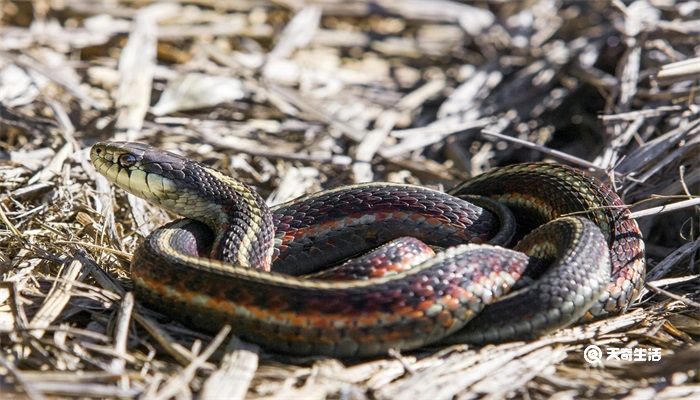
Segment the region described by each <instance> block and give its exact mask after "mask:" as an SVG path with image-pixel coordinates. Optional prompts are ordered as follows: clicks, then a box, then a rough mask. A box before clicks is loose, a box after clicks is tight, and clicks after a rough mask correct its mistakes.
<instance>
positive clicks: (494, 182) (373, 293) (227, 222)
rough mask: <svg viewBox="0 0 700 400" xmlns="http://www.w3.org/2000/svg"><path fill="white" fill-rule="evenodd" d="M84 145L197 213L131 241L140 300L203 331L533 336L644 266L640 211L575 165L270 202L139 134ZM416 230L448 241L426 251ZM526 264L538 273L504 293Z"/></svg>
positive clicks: (125, 177)
mask: <svg viewBox="0 0 700 400" xmlns="http://www.w3.org/2000/svg"><path fill="white" fill-rule="evenodd" d="M91 160H92V162H93V163H94V165H95V166H96V168H97V170H98V171H99V172H101V173H102V174H104V175H105V176H106V177H107V178H109V179H110V180H111V181H113V182H114V183H116V184H117V185H118V186H120V187H122V188H123V189H125V190H127V191H129V192H131V193H133V194H135V195H137V196H140V197H143V198H145V199H146V200H149V201H151V202H153V203H155V204H158V205H160V206H162V207H164V208H166V209H168V210H170V211H172V212H175V213H178V214H181V215H183V216H185V217H187V218H190V219H183V220H179V221H175V222H173V223H170V224H167V225H165V226H164V227H161V228H159V229H157V230H155V231H154V232H153V233H152V234H151V235H150V236H148V237H147V238H146V240H145V241H144V242H143V244H142V245H141V246H140V247H139V248H138V250H137V251H136V253H135V255H134V258H133V260H132V269H131V273H132V278H133V280H134V282H135V285H136V288H137V291H138V294H139V299H140V300H142V301H145V302H146V303H148V304H149V305H151V306H153V307H154V308H156V309H158V310H161V311H163V312H165V313H166V314H168V315H172V316H174V317H176V318H177V319H180V320H183V321H184V322H187V323H189V324H192V325H193V326H196V327H199V328H202V329H205V330H209V331H213V330H216V329H218V328H219V327H220V326H221V325H223V324H224V323H229V324H231V325H232V327H233V329H234V331H235V332H236V333H237V334H238V335H240V336H242V337H244V338H246V339H248V340H250V341H253V342H256V343H259V344H262V345H264V346H266V347H268V348H271V349H274V350H279V351H284V352H289V353H294V354H326V355H333V356H342V357H355V356H372V355H376V354H382V353H385V352H386V351H387V350H388V349H390V348H397V349H412V348H416V347H420V346H423V345H425V344H430V343H434V342H437V341H440V340H443V339H445V338H447V340H449V341H453V342H454V341H466V342H471V343H480V342H485V341H504V340H514V339H526V338H532V337H536V336H539V335H541V334H543V333H546V332H549V331H552V330H554V329H557V328H559V327H562V326H565V325H567V324H570V323H572V322H574V321H576V320H577V319H579V318H581V317H582V316H584V314H586V313H587V312H588V315H589V316H590V315H593V316H597V315H603V314H605V313H610V312H618V311H621V310H623V309H624V308H625V307H626V306H627V305H628V304H629V303H630V302H631V301H632V300H633V299H634V298H635V297H636V295H637V293H638V291H639V286H640V284H641V281H642V280H643V274H644V255H643V251H644V247H643V242H642V240H641V235H640V233H639V229H638V227H637V225H636V223H635V222H634V221H632V220H628V219H627V218H626V215H627V214H628V212H627V211H626V209H625V208H624V207H623V206H624V205H623V204H622V202H621V201H620V199H619V198H618V197H617V196H616V195H615V194H614V192H612V191H611V190H610V189H607V188H606V187H605V186H603V185H602V184H601V183H600V182H598V181H597V180H595V179H593V178H590V177H587V176H585V175H584V174H582V173H580V172H578V171H577V170H574V169H572V168H569V167H563V166H558V165H553V164H543V163H535V164H521V165H515V166H511V167H506V168H501V169H497V170H494V171H492V172H489V173H487V174H484V175H480V176H478V177H476V178H475V179H473V180H470V181H467V182H465V183H464V184H462V185H460V186H458V187H456V188H455V189H453V190H452V191H451V192H450V194H446V193H442V192H438V191H434V190H430V189H427V188H422V187H417V186H410V185H397V184H389V183H373V184H363V185H355V186H346V187H341V188H337V189H333V190H329V191H324V192H320V193H316V194H312V195H309V196H305V197H302V198H299V199H296V200H293V201H291V202H289V203H286V204H282V205H279V206H276V207H273V208H271V209H268V207H267V206H266V205H265V203H264V201H263V200H262V199H261V198H260V196H259V195H258V194H257V193H255V191H253V190H252V189H250V188H249V187H248V186H246V185H244V184H242V183H240V182H239V181H237V180H235V179H233V178H230V177H227V176H225V175H223V174H221V173H219V172H217V171H215V170H213V169H211V168H209V167H206V166H203V165H201V164H198V163H196V162H194V161H191V160H188V159H186V158H184V157H181V156H178V155H175V154H172V153H168V152H163V151H160V150H157V149H155V148H152V147H150V146H147V145H143V144H137V143H99V144H96V145H95V146H93V148H92V151H91ZM473 195H480V196H484V197H483V198H474V197H473ZM488 198H491V200H489V199H488ZM467 200H468V201H467ZM473 203H476V204H478V205H476V204H473ZM503 204H505V205H506V206H507V207H508V208H512V209H513V210H514V214H515V220H516V221H517V229H516V227H515V223H514V222H513V219H512V215H511V214H510V213H509V212H508V211H506V210H504V207H503ZM550 221H551V222H550ZM530 230H531V232H529V233H527V235H524V233H525V232H527V231H530ZM514 235H515V236H516V237H517V238H520V237H523V236H524V237H523V238H522V240H520V241H519V242H518V244H517V245H516V246H515V248H514V249H513V250H508V249H505V248H502V247H496V246H493V245H487V244H477V243H486V242H489V243H491V244H498V245H507V244H509V242H510V241H511V238H512V237H513V236H514ZM405 237H410V238H405ZM416 238H417V239H420V240H421V241H422V242H425V243H428V244H429V245H431V246H434V247H436V248H442V249H444V250H443V251H439V252H438V253H437V255H434V256H433V255H432V254H428V255H426V253H424V252H422V250H426V251H428V252H430V251H431V250H430V249H428V248H427V246H426V245H425V244H423V243H422V242H419V241H417V240H416ZM387 242H388V244H384V243H387ZM464 243H472V244H464ZM377 246H380V247H379V248H378V249H376V250H374V251H372V252H370V253H367V254H365V255H364V256H363V257H361V258H360V259H356V260H350V261H347V262H346V263H344V264H340V266H336V267H335V268H334V269H332V270H331V271H324V269H325V268H328V267H330V266H333V265H336V264H339V263H341V262H342V261H344V260H346V259H348V258H350V257H353V256H356V255H358V254H362V253H365V252H367V251H370V250H371V249H373V248H375V247H377ZM406 260H408V262H409V263H413V265H409V266H407V267H404V266H400V265H399V264H402V261H406ZM611 262H612V265H611ZM301 274H311V275H309V276H306V277H300V276H297V275H301ZM523 276H529V277H532V278H536V281H535V283H533V284H530V285H528V286H526V287H524V288H520V289H518V290H516V291H515V292H513V293H511V294H508V295H507V296H506V294H507V293H508V291H510V289H511V288H512V287H513V286H515V285H516V284H517V283H518V281H519V280H520V278H521V277H523ZM611 277H612V279H611ZM350 278H360V280H347V279H350ZM504 296H505V297H504ZM502 297H504V298H503V299H502V300H499V301H496V300H498V299H500V298H502ZM491 303H493V304H491ZM489 304H491V305H490V306H489V307H486V306H487V305H489ZM485 307H486V309H485V310H484V308H485ZM482 310H483V312H482ZM475 316H476V318H474V317H475ZM470 320H471V322H470Z"/></svg>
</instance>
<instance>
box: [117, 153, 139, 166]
mask: <svg viewBox="0 0 700 400" xmlns="http://www.w3.org/2000/svg"><path fill="white" fill-rule="evenodd" d="M134 164H136V157H134V156H133V155H132V154H122V155H120V156H119V165H121V166H122V167H124V168H129V167H131V166H132V165H134Z"/></svg>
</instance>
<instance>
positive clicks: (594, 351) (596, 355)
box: [583, 344, 603, 365]
mask: <svg viewBox="0 0 700 400" xmlns="http://www.w3.org/2000/svg"><path fill="white" fill-rule="evenodd" d="M583 359H584V360H586V362H587V363H589V364H591V365H597V364H600V360H602V359H603V350H601V349H600V347H598V346H596V345H594V344H591V345H588V346H586V348H585V349H584V350H583Z"/></svg>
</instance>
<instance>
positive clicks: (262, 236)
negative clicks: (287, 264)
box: [187, 167, 274, 271]
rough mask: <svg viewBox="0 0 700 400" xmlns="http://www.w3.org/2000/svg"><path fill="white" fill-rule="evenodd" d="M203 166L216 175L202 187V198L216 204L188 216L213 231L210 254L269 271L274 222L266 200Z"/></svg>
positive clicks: (219, 258)
mask: <svg viewBox="0 0 700 400" xmlns="http://www.w3.org/2000/svg"><path fill="white" fill-rule="evenodd" d="M203 169H204V170H206V172H207V173H208V174H210V175H212V176H214V177H215V178H216V179H215V180H214V181H213V182H212V187H209V188H205V189H204V190H203V192H204V194H205V196H203V197H205V198H204V199H203V200H205V201H206V202H207V203H208V204H210V205H213V204H216V209H215V210H209V209H207V210H204V212H202V213H200V215H199V216H194V215H187V216H188V217H190V218H193V219H197V220H199V221H201V222H204V223H205V224H207V225H208V226H209V227H210V228H211V229H212V230H213V231H214V233H215V240H214V243H213V245H212V248H211V254H210V256H211V258H214V259H217V260H223V261H226V262H229V263H232V264H235V265H240V266H243V267H249V268H255V269H262V270H265V271H269V270H270V264H271V260H272V252H273V249H274V226H273V222H272V213H271V212H270V209H269V207H268V206H267V204H266V203H265V200H263V198H262V197H260V195H259V194H258V193H257V192H256V191H255V190H253V189H252V188H250V187H249V186H248V185H246V184H244V183H242V182H239V181H238V180H236V179H234V178H231V177H229V176H226V175H223V174H221V173H220V172H218V171H216V170H213V169H210V168H207V167H203ZM212 211H213V212H212Z"/></svg>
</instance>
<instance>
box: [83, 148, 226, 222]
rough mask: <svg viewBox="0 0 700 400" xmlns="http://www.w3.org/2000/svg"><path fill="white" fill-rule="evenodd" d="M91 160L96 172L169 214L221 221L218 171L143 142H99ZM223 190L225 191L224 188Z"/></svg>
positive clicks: (92, 152)
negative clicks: (217, 186) (216, 188)
mask: <svg viewBox="0 0 700 400" xmlns="http://www.w3.org/2000/svg"><path fill="white" fill-rule="evenodd" d="M90 160H91V161H92V164H93V165H94V166H95V168H96V169H97V171H98V172H99V173H101V174H102V175H104V176H105V177H106V178H107V179H109V180H110V181H111V182H112V183H114V184H116V185H117V186H119V187H120V188H122V189H124V190H126V191H127V192H129V193H131V194H133V195H135V196H138V197H141V198H143V199H145V200H147V201H149V202H151V203H153V204H155V205H157V206H160V207H162V208H164V209H166V210H168V211H170V212H173V213H175V214H179V215H182V216H184V217H188V218H192V219H195V220H198V221H201V222H204V223H206V224H208V225H210V226H213V225H218V224H219V223H220V222H221V219H222V217H221V216H222V215H223V213H222V204H223V203H222V201H220V199H219V197H220V195H221V192H217V191H216V190H215V186H216V184H217V183H221V181H220V180H219V179H218V178H217V176H216V175H215V174H219V175H220V173H219V172H217V171H215V170H212V169H211V168H209V167H206V166H203V165H201V164H199V163H197V162H195V161H192V160H189V159H187V158H185V157H183V156H180V155H178V154H175V153H171V152H168V151H164V150H160V149H158V148H155V147H152V146H149V145H147V144H143V143H133V142H101V143H97V144H95V145H94V146H92V149H91V150H90ZM223 189H225V188H223Z"/></svg>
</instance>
